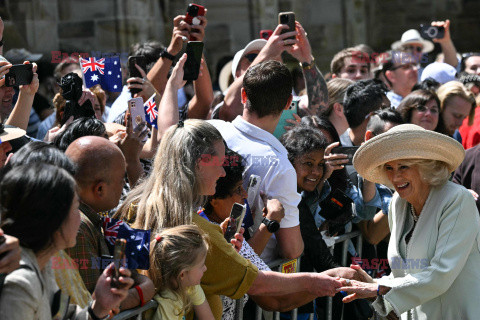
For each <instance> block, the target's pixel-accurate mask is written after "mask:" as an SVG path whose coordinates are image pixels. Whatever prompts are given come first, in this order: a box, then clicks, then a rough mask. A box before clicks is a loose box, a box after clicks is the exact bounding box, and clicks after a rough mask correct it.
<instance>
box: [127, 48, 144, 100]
mask: <svg viewBox="0 0 480 320" xmlns="http://www.w3.org/2000/svg"><path fill="white" fill-rule="evenodd" d="M135 64H136V65H138V66H139V67H140V68H141V69H142V70H143V71H145V72H146V69H147V59H146V58H145V56H130V57H128V73H129V75H130V78H143V76H142V74H141V73H140V71H139V70H138V69H137V67H136V66H135ZM140 91H142V90H141V89H137V88H132V89H130V94H131V96H132V98H133V96H134V95H135V94H136V93H139V92H140Z"/></svg>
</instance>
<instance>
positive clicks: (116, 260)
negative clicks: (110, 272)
mask: <svg viewBox="0 0 480 320" xmlns="http://www.w3.org/2000/svg"><path fill="white" fill-rule="evenodd" d="M126 246H127V240H125V239H119V238H117V239H116V240H115V248H114V249H113V264H114V265H115V272H114V273H115V276H114V278H113V279H112V287H114V288H118V287H119V286H120V283H119V282H118V278H119V277H120V267H121V265H122V262H123V258H124V257H125V248H126Z"/></svg>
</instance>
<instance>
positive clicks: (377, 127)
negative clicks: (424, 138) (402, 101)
mask: <svg viewBox="0 0 480 320" xmlns="http://www.w3.org/2000/svg"><path fill="white" fill-rule="evenodd" d="M387 123H391V124H394V125H399V124H403V123H404V122H403V119H402V116H401V115H400V113H398V111H397V110H394V109H381V110H377V111H375V113H374V114H373V115H372V116H371V117H370V120H369V121H368V124H367V130H370V131H371V132H372V133H373V135H375V136H377V135H379V134H382V133H384V132H385V125H386V124H387Z"/></svg>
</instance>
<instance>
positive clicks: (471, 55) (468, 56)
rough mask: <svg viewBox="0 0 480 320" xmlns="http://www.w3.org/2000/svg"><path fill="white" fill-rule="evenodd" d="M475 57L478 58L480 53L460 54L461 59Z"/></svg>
mask: <svg viewBox="0 0 480 320" xmlns="http://www.w3.org/2000/svg"><path fill="white" fill-rule="evenodd" d="M475 56H480V52H467V53H464V54H462V58H463V59H467V58H470V57H475Z"/></svg>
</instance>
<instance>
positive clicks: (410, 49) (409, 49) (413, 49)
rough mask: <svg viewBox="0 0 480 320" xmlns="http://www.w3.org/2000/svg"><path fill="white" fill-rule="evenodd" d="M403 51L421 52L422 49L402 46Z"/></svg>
mask: <svg viewBox="0 0 480 320" xmlns="http://www.w3.org/2000/svg"><path fill="white" fill-rule="evenodd" d="M403 49H404V50H407V51H417V52H422V51H423V47H419V46H404V47H403Z"/></svg>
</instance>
